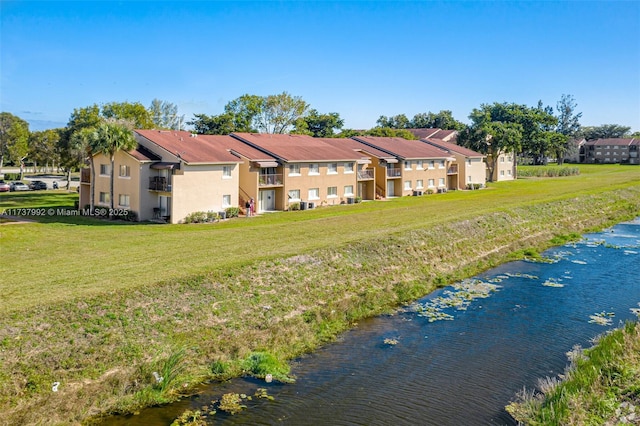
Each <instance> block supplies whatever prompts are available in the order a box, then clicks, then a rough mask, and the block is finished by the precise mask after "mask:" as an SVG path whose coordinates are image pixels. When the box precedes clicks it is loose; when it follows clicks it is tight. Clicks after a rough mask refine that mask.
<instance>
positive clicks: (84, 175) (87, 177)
mask: <svg viewBox="0 0 640 426" xmlns="http://www.w3.org/2000/svg"><path fill="white" fill-rule="evenodd" d="M80 183H91V169H81V170H80Z"/></svg>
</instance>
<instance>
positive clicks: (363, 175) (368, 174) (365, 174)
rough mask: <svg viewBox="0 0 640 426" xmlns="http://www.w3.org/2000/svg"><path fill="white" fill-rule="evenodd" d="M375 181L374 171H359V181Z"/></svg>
mask: <svg viewBox="0 0 640 426" xmlns="http://www.w3.org/2000/svg"><path fill="white" fill-rule="evenodd" d="M367 179H373V170H358V180H367Z"/></svg>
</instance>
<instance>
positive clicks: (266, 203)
mask: <svg viewBox="0 0 640 426" xmlns="http://www.w3.org/2000/svg"><path fill="white" fill-rule="evenodd" d="M258 198H259V200H258V207H259V208H260V211H261V212H268V211H273V210H275V209H276V191H275V190H274V189H269V190H262V191H260V196H259V197H258Z"/></svg>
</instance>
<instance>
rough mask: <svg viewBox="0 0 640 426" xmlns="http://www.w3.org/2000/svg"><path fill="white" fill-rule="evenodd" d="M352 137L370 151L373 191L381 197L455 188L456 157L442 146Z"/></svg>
mask: <svg viewBox="0 0 640 426" xmlns="http://www.w3.org/2000/svg"><path fill="white" fill-rule="evenodd" d="M353 139H354V140H355V141H356V142H358V143H360V144H361V149H362V150H363V151H365V152H369V153H370V154H372V156H371V162H372V166H373V168H374V169H375V180H376V192H377V193H378V194H379V195H380V196H382V197H384V198H388V197H400V196H405V195H422V194H423V193H429V192H443V191H447V190H449V189H456V188H457V168H455V167H452V165H453V163H454V161H455V159H454V158H453V157H452V156H451V155H450V154H449V153H447V152H446V151H444V150H442V149H439V148H436V147H434V146H430V145H428V144H425V143H423V142H421V141H417V140H408V139H403V138H398V137H377V136H355V137H353ZM371 149H375V151H371Z"/></svg>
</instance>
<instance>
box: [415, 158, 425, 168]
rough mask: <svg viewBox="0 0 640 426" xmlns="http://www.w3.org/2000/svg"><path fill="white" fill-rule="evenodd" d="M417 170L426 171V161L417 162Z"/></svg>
mask: <svg viewBox="0 0 640 426" xmlns="http://www.w3.org/2000/svg"><path fill="white" fill-rule="evenodd" d="M416 169H418V170H422V169H424V161H422V160H417V161H416Z"/></svg>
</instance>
